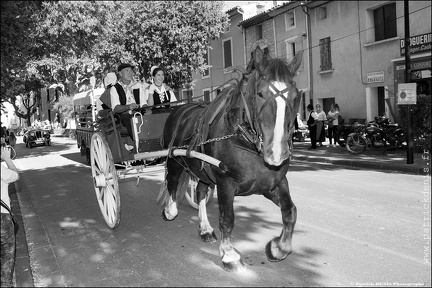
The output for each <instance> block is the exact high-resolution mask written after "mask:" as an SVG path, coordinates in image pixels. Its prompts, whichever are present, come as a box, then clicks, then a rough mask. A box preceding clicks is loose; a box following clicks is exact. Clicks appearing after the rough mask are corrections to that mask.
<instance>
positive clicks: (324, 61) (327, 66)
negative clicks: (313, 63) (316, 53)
mask: <svg viewBox="0 0 432 288" xmlns="http://www.w3.org/2000/svg"><path fill="white" fill-rule="evenodd" d="M330 43H331V41H330V37H327V38H324V39H320V40H319V46H320V59H321V71H326V70H331V69H332V62H331V49H330V47H331V46H330Z"/></svg>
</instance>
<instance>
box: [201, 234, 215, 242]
mask: <svg viewBox="0 0 432 288" xmlns="http://www.w3.org/2000/svg"><path fill="white" fill-rule="evenodd" d="M200 237H201V240H202V241H203V242H217V237H216V234H215V233H214V231H213V232H212V233H211V234H210V233H205V234H200Z"/></svg>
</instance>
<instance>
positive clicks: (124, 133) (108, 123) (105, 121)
mask: <svg viewBox="0 0 432 288" xmlns="http://www.w3.org/2000/svg"><path fill="white" fill-rule="evenodd" d="M110 112H112V110H111V109H104V110H100V111H99V112H98V115H99V117H100V121H101V124H102V125H104V127H105V129H106V130H108V131H112V130H113V128H112V120H111V117H110V116H109V115H108V114H109V113H110ZM112 113H113V116H114V121H115V125H116V128H117V131H118V132H119V133H120V137H129V132H128V130H127V129H126V127H125V126H123V124H122V123H121V119H120V115H119V114H115V113H114V112H112ZM110 127H111V128H110Z"/></svg>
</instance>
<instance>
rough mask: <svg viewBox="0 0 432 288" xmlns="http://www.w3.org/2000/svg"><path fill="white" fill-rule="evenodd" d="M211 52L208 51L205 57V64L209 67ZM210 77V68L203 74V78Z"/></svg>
mask: <svg viewBox="0 0 432 288" xmlns="http://www.w3.org/2000/svg"><path fill="white" fill-rule="evenodd" d="M209 52H210V51H209V50H208V49H207V51H206V53H205V55H204V64H206V65H208V64H209ZM209 76H210V68H207V69H205V70H204V72H203V74H202V78H208V77H209Z"/></svg>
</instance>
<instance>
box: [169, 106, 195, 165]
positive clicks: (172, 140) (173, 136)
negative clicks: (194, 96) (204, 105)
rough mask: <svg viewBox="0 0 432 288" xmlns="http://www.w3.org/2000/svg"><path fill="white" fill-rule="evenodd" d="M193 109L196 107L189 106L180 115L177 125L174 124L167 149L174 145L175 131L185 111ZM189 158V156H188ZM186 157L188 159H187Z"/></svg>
mask: <svg viewBox="0 0 432 288" xmlns="http://www.w3.org/2000/svg"><path fill="white" fill-rule="evenodd" d="M194 107H196V105H192V106H190V107H188V108H187V109H185V110H184V111H183V112H182V114H181V115H180V119H179V120H178V121H177V123H176V127H175V129H174V133H173V135H172V136H171V141H170V143H169V144H168V148H171V147H172V146H173V145H174V140H175V138H176V137H177V131H178V128H179V127H180V122H181V120H182V119H183V116H184V115H185V114H186V112H187V111H189V110H190V109H192V108H194ZM189 156H190V155H189ZM189 156H188V157H189Z"/></svg>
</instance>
